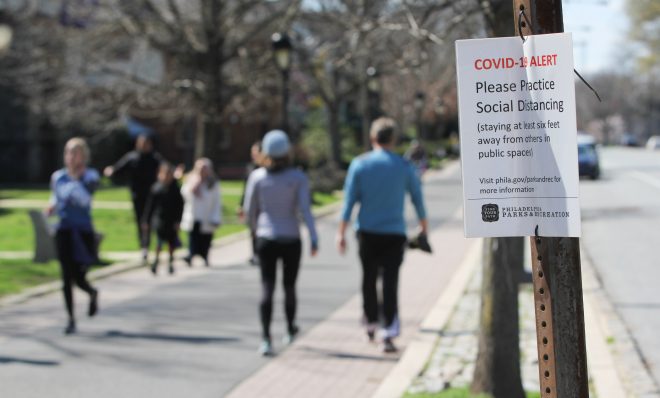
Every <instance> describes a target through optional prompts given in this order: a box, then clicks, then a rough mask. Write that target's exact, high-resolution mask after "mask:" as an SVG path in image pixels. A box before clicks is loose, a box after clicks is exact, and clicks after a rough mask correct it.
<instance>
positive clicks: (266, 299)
mask: <svg viewBox="0 0 660 398" xmlns="http://www.w3.org/2000/svg"><path fill="white" fill-rule="evenodd" d="M256 247H257V253H258V255H259V260H260V266H261V288H262V294H261V302H260V303H259V313H260V315H261V327H262V335H263V336H265V337H266V338H270V322H271V319H272V317H273V294H274V293H275V281H276V280H277V262H278V260H280V259H281V260H282V272H283V276H282V285H283V287H284V313H285V314H286V322H287V331H288V334H287V336H286V337H285V342H286V343H290V342H291V340H293V338H294V337H295V335H296V334H297V333H298V327H297V326H296V324H295V319H296V307H297V304H298V303H297V299H296V279H297V278H298V270H299V269H300V257H301V255H302V243H301V241H300V239H279V240H271V239H264V238H258V239H257V243H256Z"/></svg>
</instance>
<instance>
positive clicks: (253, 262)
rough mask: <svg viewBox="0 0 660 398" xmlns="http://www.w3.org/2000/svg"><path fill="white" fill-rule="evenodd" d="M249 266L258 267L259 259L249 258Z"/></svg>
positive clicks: (255, 257)
mask: <svg viewBox="0 0 660 398" xmlns="http://www.w3.org/2000/svg"><path fill="white" fill-rule="evenodd" d="M248 262H249V263H250V265H259V257H257V256H252V257H250V260H248Z"/></svg>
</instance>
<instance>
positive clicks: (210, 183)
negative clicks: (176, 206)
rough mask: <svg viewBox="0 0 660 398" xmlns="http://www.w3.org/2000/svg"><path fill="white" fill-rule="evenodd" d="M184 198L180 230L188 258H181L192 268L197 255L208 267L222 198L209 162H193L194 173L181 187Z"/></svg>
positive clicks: (220, 213) (205, 160)
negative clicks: (185, 239) (186, 234)
mask: <svg viewBox="0 0 660 398" xmlns="http://www.w3.org/2000/svg"><path fill="white" fill-rule="evenodd" d="M181 195H182V196H183V199H184V202H185V204H184V206H183V217H182V218H181V229H182V230H184V231H186V232H188V248H189V251H188V255H187V256H186V257H185V258H184V260H185V261H186V263H187V264H188V266H192V260H193V257H194V256H196V255H199V256H200V257H202V259H203V260H204V265H206V266H207V267H208V266H209V248H210V247H211V240H212V239H213V232H214V231H215V230H216V229H217V228H218V227H219V226H220V224H221V223H222V212H221V209H222V197H221V194H220V183H219V182H218V180H217V178H216V176H215V173H213V163H212V162H211V159H208V158H201V159H198V160H197V161H196V162H195V167H194V168H193V171H192V172H191V173H190V174H189V175H188V177H187V178H186V181H185V182H184V184H183V187H181Z"/></svg>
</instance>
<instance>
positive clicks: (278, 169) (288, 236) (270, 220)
mask: <svg viewBox="0 0 660 398" xmlns="http://www.w3.org/2000/svg"><path fill="white" fill-rule="evenodd" d="M290 151H291V143H290V141H289V138H288V136H287V135H286V133H285V132H283V131H281V130H273V131H270V132H268V133H267V134H266V135H265V136H264V139H263V141H262V154H263V157H262V167H260V168H258V169H256V170H254V171H253V172H252V173H250V176H249V177H248V181H247V188H246V190H245V201H244V203H243V211H244V213H245V215H246V218H247V222H248V224H249V225H250V228H251V229H252V230H253V231H255V236H256V249H257V256H258V257H259V266H260V268H261V283H262V295H261V303H260V305H259V311H260V318H261V327H262V343H261V345H260V347H259V352H260V353H261V354H262V355H264V356H269V355H272V354H273V346H272V340H271V335H270V323H271V319H272V313H273V293H274V291H275V280H276V274H277V263H278V261H279V260H282V272H283V278H282V281H283V285H284V308H285V313H286V319H287V334H286V336H285V337H284V342H285V344H289V343H291V342H292V341H293V339H294V337H295V336H296V334H297V333H298V327H297V326H296V324H295V316H296V307H297V300H296V279H297V277H298V270H299V269H300V259H301V255H302V242H301V240H300V228H299V225H298V224H299V222H298V215H299V214H302V217H303V220H304V222H305V224H306V225H307V229H308V230H309V235H310V240H311V242H310V253H311V255H312V256H315V255H316V253H317V251H318V235H317V233H316V226H315V224H314V217H313V216H312V212H311V205H310V195H309V182H308V179H307V176H306V175H305V174H304V173H303V172H302V171H301V170H299V169H297V168H294V167H293V166H292V162H291V157H290Z"/></svg>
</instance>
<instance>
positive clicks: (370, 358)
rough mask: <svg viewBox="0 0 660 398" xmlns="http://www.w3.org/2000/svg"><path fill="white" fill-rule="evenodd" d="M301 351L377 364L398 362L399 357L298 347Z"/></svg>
mask: <svg viewBox="0 0 660 398" xmlns="http://www.w3.org/2000/svg"><path fill="white" fill-rule="evenodd" d="M300 348H301V349H302V350H304V351H306V352H311V353H314V354H319V355H323V356H327V357H331V358H338V359H361V360H367V361H377V362H398V361H399V356H398V355H389V356H385V355H362V354H353V353H350V352H339V351H332V350H324V349H321V348H314V347H309V346H301V347H300Z"/></svg>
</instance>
